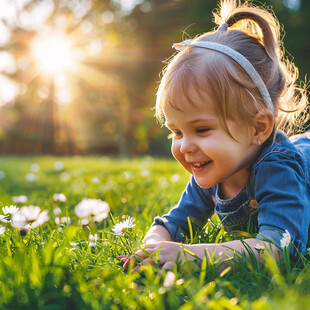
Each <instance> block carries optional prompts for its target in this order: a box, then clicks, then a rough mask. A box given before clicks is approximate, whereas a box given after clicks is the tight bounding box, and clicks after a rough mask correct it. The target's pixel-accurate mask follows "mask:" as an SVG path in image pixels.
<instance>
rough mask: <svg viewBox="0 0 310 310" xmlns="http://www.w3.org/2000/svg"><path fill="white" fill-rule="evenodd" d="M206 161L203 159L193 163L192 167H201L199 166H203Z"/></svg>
mask: <svg viewBox="0 0 310 310" xmlns="http://www.w3.org/2000/svg"><path fill="white" fill-rule="evenodd" d="M206 163H207V162H206V161H203V162H201V163H193V166H194V167H201V166H204V165H205V164H206Z"/></svg>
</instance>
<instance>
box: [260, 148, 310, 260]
mask: <svg viewBox="0 0 310 310" xmlns="http://www.w3.org/2000/svg"><path fill="white" fill-rule="evenodd" d="M304 169H305V168H304V167H302V165H301V164H300V161H298V160H296V159H294V158H292V157H289V156H288V155H286V154H283V153H273V154H270V155H268V156H267V157H266V158H265V159H264V161H262V162H261V163H260V164H258V166H257V171H256V177H255V198H256V200H257V201H258V202H259V206H258V227H259V232H258V236H257V238H258V239H268V240H270V239H271V240H273V241H274V242H275V244H276V245H277V246H278V247H279V248H280V249H282V246H281V239H282V238H283V234H284V233H287V232H289V234H290V237H291V242H292V244H293V246H290V254H291V256H292V257H293V258H297V257H298V252H299V253H301V254H304V253H305V251H306V245H307V240H308V229H309V222H310V193H309V184H308V182H307V178H306V176H305V173H304Z"/></svg>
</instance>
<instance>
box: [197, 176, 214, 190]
mask: <svg viewBox="0 0 310 310" xmlns="http://www.w3.org/2000/svg"><path fill="white" fill-rule="evenodd" d="M194 178H195V176H194ZM195 181H196V183H197V184H198V185H199V186H200V187H202V188H210V187H213V186H214V185H216V184H213V183H210V182H207V181H206V180H201V179H196V178H195Z"/></svg>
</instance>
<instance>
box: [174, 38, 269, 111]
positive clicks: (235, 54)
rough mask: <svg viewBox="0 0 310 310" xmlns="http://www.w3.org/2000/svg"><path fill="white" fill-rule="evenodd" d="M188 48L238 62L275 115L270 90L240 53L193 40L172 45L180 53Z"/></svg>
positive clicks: (221, 45) (222, 46)
mask: <svg viewBox="0 0 310 310" xmlns="http://www.w3.org/2000/svg"><path fill="white" fill-rule="evenodd" d="M188 46H194V47H201V48H206V49H210V50H214V51H218V52H221V53H223V54H225V55H227V56H229V57H230V58H231V59H233V60H234V61H236V62H237V63H238V64H239V65H240V66H241V67H242V68H243V69H244V71H245V72H246V73H247V74H248V75H249V77H250V78H251V80H252V81H253V82H254V83H255V84H256V86H257V88H258V90H259V92H260V94H261V95H262V97H263V99H264V101H265V103H266V104H267V106H268V108H269V109H270V111H271V112H272V113H273V114H274V113H275V111H274V106H273V103H272V100H271V97H270V94H269V92H268V89H267V87H266V85H265V83H264V81H263V80H262V78H261V76H260V75H259V74H258V72H257V71H256V70H255V68H254V67H253V65H252V64H251V63H250V62H249V61H248V60H247V59H246V58H245V57H244V56H243V55H241V54H240V53H238V52H237V51H235V50H234V49H232V48H230V47H228V46H226V45H223V44H219V43H214V42H209V41H195V42H193V41H192V40H186V41H184V42H180V43H174V44H173V45H172V47H173V48H175V49H176V50H178V51H182V50H183V49H185V48H186V47H188Z"/></svg>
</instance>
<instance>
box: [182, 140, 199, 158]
mask: <svg viewBox="0 0 310 310" xmlns="http://www.w3.org/2000/svg"><path fill="white" fill-rule="evenodd" d="M196 149H197V146H196V144H195V143H194V141H192V140H191V139H188V138H185V137H183V139H182V141H181V146H180V152H181V153H183V154H187V153H193V152H195V151H196Z"/></svg>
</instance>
